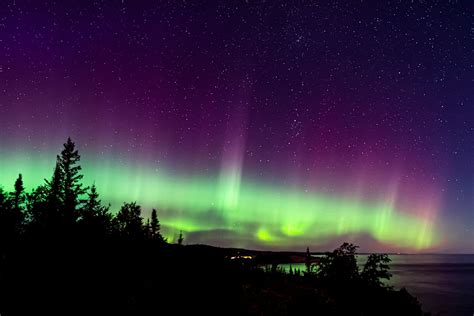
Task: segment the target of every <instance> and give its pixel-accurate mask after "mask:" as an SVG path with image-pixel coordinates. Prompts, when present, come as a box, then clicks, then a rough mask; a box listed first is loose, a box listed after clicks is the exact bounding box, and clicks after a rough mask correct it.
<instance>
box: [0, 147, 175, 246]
mask: <svg viewBox="0 0 474 316" xmlns="http://www.w3.org/2000/svg"><path fill="white" fill-rule="evenodd" d="M79 162H80V155H79V153H78V151H77V149H76V148H75V144H74V142H72V140H71V139H70V138H69V139H68V140H67V142H66V143H65V144H64V149H63V150H62V151H61V153H60V155H58V156H57V158H56V166H55V168H54V171H53V172H52V176H51V178H50V179H47V180H45V182H44V184H43V185H41V186H39V187H37V188H35V189H34V190H32V191H31V192H29V193H27V192H26V191H25V188H24V185H23V178H22V175H21V174H20V175H19V176H18V178H17V180H16V181H15V184H14V186H13V190H12V191H11V192H7V191H5V190H4V189H3V188H0V247H1V251H8V248H9V246H11V245H14V244H15V243H16V242H18V241H19V240H21V239H38V238H54V239H75V238H79V239H89V240H94V241H97V240H101V239H106V238H123V239H128V240H143V239H150V240H155V241H156V242H161V243H164V242H165V240H164V238H163V237H162V235H161V234H160V223H159V220H158V217H157V213H156V210H155V209H153V211H152V213H151V217H150V218H148V219H146V221H145V220H144V218H143V217H142V210H141V207H140V205H138V204H137V203H136V202H131V203H124V204H123V205H122V207H121V208H120V210H119V211H118V213H116V214H115V215H113V214H112V213H111V212H110V209H109V206H105V205H103V204H102V202H101V200H100V198H99V194H98V192H97V188H96V186H95V185H92V186H91V187H85V186H84V185H83V183H82V178H83V175H82V174H81V166H80V164H79ZM124 181H126V179H124ZM181 241H182V238H181Z"/></svg>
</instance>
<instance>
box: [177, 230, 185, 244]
mask: <svg viewBox="0 0 474 316" xmlns="http://www.w3.org/2000/svg"><path fill="white" fill-rule="evenodd" d="M183 241H184V237H183V232H182V231H180V232H179V237H178V245H182V244H183Z"/></svg>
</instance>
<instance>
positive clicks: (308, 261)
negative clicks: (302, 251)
mask: <svg viewBox="0 0 474 316" xmlns="http://www.w3.org/2000/svg"><path fill="white" fill-rule="evenodd" d="M304 264H305V266H306V273H307V274H310V273H311V272H312V258H311V253H310V252H309V247H307V248H306V258H305V263H304Z"/></svg>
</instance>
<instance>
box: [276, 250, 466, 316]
mask: <svg viewBox="0 0 474 316" xmlns="http://www.w3.org/2000/svg"><path fill="white" fill-rule="evenodd" d="M390 259H391V260H392V262H391V263H390V267H391V269H390V272H391V273H392V275H393V276H392V279H391V280H390V281H389V282H388V284H389V285H392V286H394V287H395V288H401V287H405V288H407V289H408V291H409V292H410V293H411V294H413V295H415V296H416V297H417V298H418V299H419V300H420V302H421V303H422V305H423V309H424V310H426V311H430V312H432V313H433V315H453V316H454V315H456V316H457V315H459V316H462V315H466V316H472V315H474V255H390ZM366 260H367V256H366V255H359V256H358V258H357V261H358V263H359V265H363V264H364V263H365V261H366ZM280 266H281V267H282V268H284V269H286V270H288V269H289V268H290V266H292V267H293V269H300V270H301V271H304V270H305V266H304V264H303V263H298V264H292V265H290V264H283V265H280Z"/></svg>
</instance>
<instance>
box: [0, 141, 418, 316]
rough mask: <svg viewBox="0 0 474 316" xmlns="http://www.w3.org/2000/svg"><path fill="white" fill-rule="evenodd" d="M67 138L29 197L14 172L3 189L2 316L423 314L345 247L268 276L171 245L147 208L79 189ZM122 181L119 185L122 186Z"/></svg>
mask: <svg viewBox="0 0 474 316" xmlns="http://www.w3.org/2000/svg"><path fill="white" fill-rule="evenodd" d="M82 179H83V176H82V174H81V166H80V155H79V153H78V151H77V149H76V147H75V144H74V142H72V141H71V139H68V140H67V142H66V143H65V144H64V148H63V150H62V151H61V153H60V154H59V155H58V156H57V159H56V165H55V168H54V170H53V172H52V176H51V178H50V179H47V180H45V182H44V184H43V185H40V186H39V187H37V188H35V189H34V190H32V191H30V192H26V191H25V188H24V185H23V179H22V176H21V175H19V176H18V178H17V180H16V181H15V183H14V186H13V189H12V190H11V192H9V191H5V190H3V189H0V314H1V315H2V316H5V315H7V316H8V315H35V314H38V315H161V314H165V313H166V314H169V313H172V314H174V315H190V314H196V315H201V314H202V315H255V316H257V315H272V316H274V315H301V314H305V315H306V314H307V315H310V314H311V315H349V314H350V315H374V316H375V315H417V316H419V315H423V312H422V310H421V307H420V304H419V302H418V301H417V300H416V298H414V297H413V296H411V295H410V294H409V293H408V292H407V291H405V290H400V291H398V290H395V289H392V288H390V287H388V286H386V285H385V284H384V280H387V279H389V278H390V273H389V266H388V263H389V258H388V256H387V255H383V254H374V255H371V256H369V259H368V261H367V263H366V264H365V266H364V267H363V269H362V270H359V268H358V266H357V262H356V250H357V247H356V246H354V245H352V244H348V243H344V244H343V245H342V246H341V247H339V248H338V249H336V250H334V251H333V252H330V253H327V254H326V255H325V256H323V257H322V258H321V259H320V260H319V261H318V262H314V260H313V258H312V257H311V255H310V253H309V249H308V251H307V261H306V271H304V272H301V273H300V271H297V272H295V271H293V270H291V271H290V273H283V272H282V271H281V270H280V269H278V263H277V262H276V263H275V264H274V265H273V266H272V268H271V269H269V270H268V271H265V270H264V269H262V268H261V267H260V266H259V265H258V264H257V261H255V260H248V259H244V258H242V260H241V259H239V258H237V259H236V260H235V257H234V260H231V259H229V253H228V251H227V250H224V249H219V248H213V247H205V246H183V245H182V242H183V236H182V234H180V237H179V239H178V243H177V244H170V243H167V241H166V240H165V239H164V238H163V236H162V235H161V233H160V222H159V220H158V217H157V213H156V210H153V211H152V212H151V216H150V218H147V219H144V218H143V216H142V212H141V208H140V206H139V205H138V204H136V202H131V203H124V204H123V205H122V207H121V208H120V210H119V211H118V212H117V213H116V214H115V215H114V214H112V213H111V212H110V209H109V208H110V206H106V205H104V204H103V203H102V202H101V201H100V198H99V193H98V192H97V189H96V187H95V185H92V186H91V187H85V186H84V185H83V183H82ZM123 181H124V182H126V181H127V179H123Z"/></svg>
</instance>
